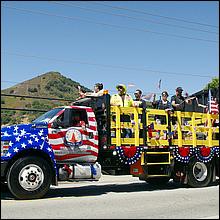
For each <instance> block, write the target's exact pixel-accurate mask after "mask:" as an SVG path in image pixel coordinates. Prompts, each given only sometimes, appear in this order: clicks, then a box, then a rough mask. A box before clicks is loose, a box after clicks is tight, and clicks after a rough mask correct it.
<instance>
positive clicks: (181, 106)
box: [171, 95, 185, 111]
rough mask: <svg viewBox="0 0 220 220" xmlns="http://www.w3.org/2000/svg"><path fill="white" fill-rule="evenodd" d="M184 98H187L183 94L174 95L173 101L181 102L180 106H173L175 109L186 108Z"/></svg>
mask: <svg viewBox="0 0 220 220" xmlns="http://www.w3.org/2000/svg"><path fill="white" fill-rule="evenodd" d="M184 100H185V98H184V97H183V96H176V95H174V96H172V97H171V103H172V102H173V101H175V104H180V106H178V107H175V106H173V109H174V110H175V111H183V110H184V109H185V102H184Z"/></svg>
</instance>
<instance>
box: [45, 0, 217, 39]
mask: <svg viewBox="0 0 220 220" xmlns="http://www.w3.org/2000/svg"><path fill="white" fill-rule="evenodd" d="M49 3H52V4H59V5H64V6H71V7H75V8H79V9H82V10H86V11H94V12H100V13H103V14H109V15H113V16H119V17H124V18H128V19H132V20H141V21H146V22H150V23H154V24H159V25H165V26H171V27H177V28H183V29H188V30H193V31H200V32H206V33H210V34H217V35H218V34H219V33H217V32H214V31H207V30H201V29H197V28H190V27H186V26H181V25H175V24H168V23H163V22H158V21H154V20H149V19H145V18H136V17H133V16H129V15H126V14H115V13H109V12H106V11H102V10H97V9H91V8H86V7H82V6H79V5H75V4H74V5H73V4H67V3H63V2H55V1H53V2H52V1H49Z"/></svg>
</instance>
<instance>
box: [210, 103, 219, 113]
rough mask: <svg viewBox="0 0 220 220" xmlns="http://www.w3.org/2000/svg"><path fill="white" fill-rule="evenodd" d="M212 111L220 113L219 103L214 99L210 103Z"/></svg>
mask: <svg viewBox="0 0 220 220" xmlns="http://www.w3.org/2000/svg"><path fill="white" fill-rule="evenodd" d="M210 113H211V114H218V113H219V109H218V103H217V102H216V101H214V100H211V103H210Z"/></svg>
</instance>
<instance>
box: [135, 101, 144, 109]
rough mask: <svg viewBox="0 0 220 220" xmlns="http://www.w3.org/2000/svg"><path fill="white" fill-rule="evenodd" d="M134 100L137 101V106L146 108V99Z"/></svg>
mask: <svg viewBox="0 0 220 220" xmlns="http://www.w3.org/2000/svg"><path fill="white" fill-rule="evenodd" d="M134 101H136V102H139V106H138V107H139V108H144V109H146V107H147V104H146V101H145V100H143V99H141V100H137V99H134Z"/></svg>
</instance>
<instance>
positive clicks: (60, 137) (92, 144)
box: [48, 106, 99, 162]
mask: <svg viewBox="0 0 220 220" xmlns="http://www.w3.org/2000/svg"><path fill="white" fill-rule="evenodd" d="M67 108H75V109H85V110H86V112H87V116H88V123H89V127H88V128H85V129H82V128H81V127H74V128H75V129H77V130H79V131H80V133H81V135H82V145H81V146H79V147H70V146H66V145H65V144H64V140H65V135H66V132H67V130H68V129H70V128H66V129H53V128H51V123H49V125H48V138H49V143H50V145H51V146H52V148H53V150H54V152H55V159H56V160H58V161H65V160H69V161H73V162H95V161H96V160H97V157H98V151H99V146H98V131H97V122H96V119H95V114H94V112H93V110H92V108H90V107H83V106H68V107H67ZM63 111H64V110H62V111H61V112H59V113H58V114H57V115H56V116H55V117H54V118H53V120H54V119H55V118H57V117H58V116H59V115H60V114H62V112H63ZM53 120H51V121H53ZM89 133H93V138H92V139H90V138H89ZM77 148H78V150H76V149H77Z"/></svg>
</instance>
